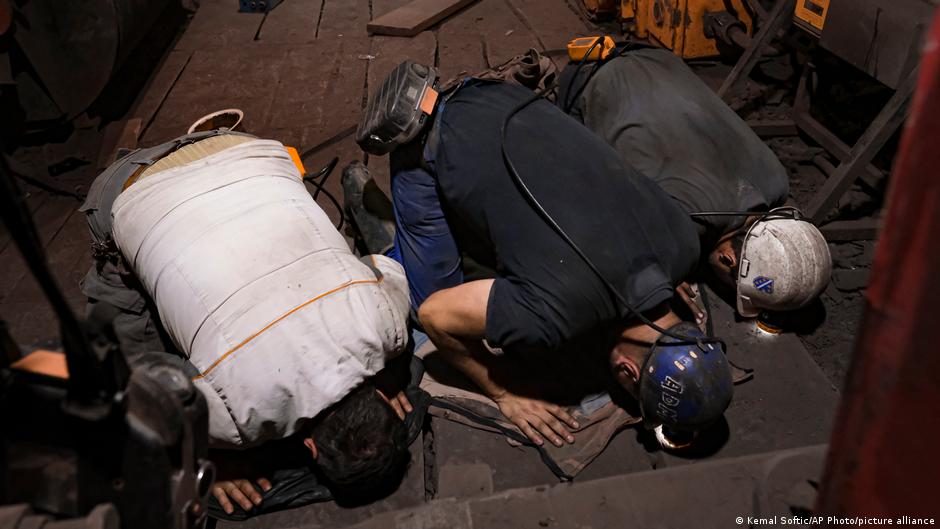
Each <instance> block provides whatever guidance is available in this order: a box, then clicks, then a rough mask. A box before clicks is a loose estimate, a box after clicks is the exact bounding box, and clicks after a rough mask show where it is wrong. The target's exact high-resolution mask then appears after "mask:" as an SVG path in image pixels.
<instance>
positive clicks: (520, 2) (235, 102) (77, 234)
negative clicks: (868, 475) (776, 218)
mask: <svg viewBox="0 0 940 529" xmlns="http://www.w3.org/2000/svg"><path fill="white" fill-rule="evenodd" d="M403 3H405V0H371V1H368V2H367V1H364V0H363V1H357V2H350V1H346V0H285V2H284V3H282V4H281V5H280V6H279V7H277V8H276V9H275V10H274V11H272V12H271V13H270V14H268V15H267V16H263V15H254V14H240V13H237V12H236V11H235V1H234V0H202V6H201V7H200V9H199V11H198V12H196V13H195V15H194V16H192V17H191V19H190V20H185V26H184V27H182V28H178V27H177V26H173V21H175V20H180V19H186V18H187V17H186V16H185V15H181V14H180V13H176V14H171V15H168V16H167V17H165V18H166V21H165V23H166V25H167V26H168V27H169V29H170V30H172V31H171V32H172V36H171V38H169V39H167V40H169V41H171V43H170V44H169V48H167V49H161V50H160V53H157V54H156V55H155V56H156V57H157V60H156V62H151V63H150V64H152V65H153V68H152V71H147V72H146V73H147V75H146V76H144V77H145V79H144V80H140V82H138V83H134V82H129V81H127V80H124V81H125V82H126V85H127V87H126V89H125V90H124V91H125V92H126V91H128V90H130V91H131V92H132V93H133V96H132V97H128V96H127V95H126V94H125V95H124V97H123V98H122V97H117V96H114V98H113V100H111V102H112V104H110V105H109V104H108V102H107V101H104V102H100V103H99V104H98V105H97V108H96V109H95V111H94V112H93V113H92V115H90V116H83V117H82V118H80V119H79V120H77V121H76V122H75V123H74V124H73V125H72V126H70V127H65V128H63V129H62V130H61V131H57V132H58V134H57V135H56V136H55V137H48V136H45V137H33V138H32V139H31V140H30V141H31V142H32V143H33V144H32V145H25V146H22V147H21V148H19V149H18V150H17V151H16V152H15V153H13V159H14V162H15V163H16V168H17V169H18V170H19V171H20V172H22V173H24V174H28V175H32V176H35V177H37V178H38V179H39V180H41V182H42V183H44V184H45V185H46V186H47V187H49V186H51V187H52V188H54V189H58V190H63V191H68V192H70V193H71V192H77V193H78V194H81V193H83V192H84V191H85V190H87V187H88V184H89V183H90V182H91V180H92V179H93V178H94V176H95V175H96V174H97V173H98V171H99V168H98V160H99V156H100V151H101V149H102V144H103V143H104V141H103V137H104V135H105V130H106V127H107V126H108V125H109V124H110V123H112V122H114V120H120V119H128V118H132V117H138V118H140V119H142V121H143V129H142V130H141V133H140V138H139V140H140V144H141V145H151V144H156V143H159V142H162V141H166V140H168V139H171V138H173V137H175V136H177V135H180V134H182V133H183V132H185V129H186V127H187V126H188V125H189V123H191V122H192V121H193V120H195V119H196V118H198V117H199V116H201V115H202V114H204V113H206V112H209V111H212V110H216V109H219V108H225V107H229V106H234V107H238V108H242V109H243V110H245V112H246V114H247V117H246V120H245V128H246V130H248V131H249V132H252V133H254V134H257V135H260V136H267V137H272V138H275V139H279V140H281V141H283V142H284V143H285V144H288V145H294V146H297V147H298V148H299V149H300V150H303V149H305V148H311V147H315V146H318V148H317V149H316V150H315V152H313V153H312V154H311V155H310V156H309V157H308V158H307V159H306V160H305V162H306V163H307V166H308V169H311V168H314V167H318V166H320V165H322V164H323V163H325V162H326V161H328V160H329V159H330V158H332V157H333V156H338V157H339V158H340V163H341V166H342V164H345V163H348V162H349V161H351V160H353V159H362V160H363V161H365V162H366V163H367V164H368V166H369V168H370V170H371V171H372V172H373V173H374V174H375V176H376V178H377V180H378V181H379V183H380V185H382V186H384V187H386V188H387V185H388V170H387V162H386V160H385V159H383V158H371V159H370V158H368V157H366V156H365V155H363V154H362V153H361V151H359V150H358V148H357V147H356V146H355V144H354V143H353V142H352V141H351V139H350V138H349V137H348V136H343V135H342V132H343V131H344V130H345V129H347V128H348V127H349V125H351V124H354V123H355V122H356V120H357V116H358V113H359V111H360V109H361V107H362V105H363V104H364V101H365V97H366V94H367V93H368V91H369V89H370V87H373V86H375V83H377V82H378V81H379V80H380V79H382V78H383V76H384V75H385V73H386V72H388V71H389V70H390V69H391V68H393V67H394V66H395V65H396V64H398V62H399V61H401V60H403V59H404V58H413V59H416V60H420V61H424V62H427V63H433V64H435V65H437V66H438V67H439V68H440V69H441V70H442V72H443V75H444V76H445V77H447V76H451V75H456V74H458V73H459V72H461V71H471V72H472V71H475V70H479V69H482V68H485V67H487V66H488V65H492V64H496V63H498V62H500V61H501V60H503V59H505V58H508V57H510V56H512V55H514V54H517V53H520V52H522V51H525V49H527V48H529V47H534V48H538V49H555V48H560V47H563V45H564V44H565V43H566V42H567V41H568V40H569V39H570V38H572V37H574V36H577V35H584V34H591V33H592V31H594V30H592V27H591V26H590V25H589V24H587V23H585V22H584V21H583V20H582V19H581V18H579V16H578V15H577V14H576V10H575V9H574V8H573V7H572V4H570V3H568V2H566V0H552V1H548V0H481V1H480V2H477V3H476V4H474V5H472V6H471V7H469V8H467V9H465V10H463V11H462V12H460V13H459V14H457V15H456V16H454V17H451V18H450V19H448V20H447V21H445V22H444V23H443V24H441V25H439V26H437V27H435V28H432V30H429V31H426V32H424V33H422V34H420V35H418V36H416V37H414V38H410V39H405V38H394V37H370V36H368V35H367V34H366V32H365V25H366V22H367V21H368V20H369V19H371V18H373V17H375V16H377V15H379V14H382V13H384V12H387V11H389V10H391V9H393V8H394V7H397V6H398V5H400V4H403ZM177 29H178V31H177ZM789 61H790V59H789V57H782V58H778V59H774V60H770V61H767V62H765V63H764V64H762V65H761V67H760V71H759V72H758V73H757V74H756V76H755V80H754V81H750V82H749V83H748V85H747V86H746V87H745V88H744V89H743V91H742V93H741V95H740V96H739V98H738V99H737V100H736V101H735V102H734V103H733V105H735V106H736V108H737V109H738V110H739V111H740V112H741V114H742V115H743V116H744V117H745V118H747V119H778V118H781V117H785V116H786V114H787V112H788V111H789V108H790V106H789V105H791V104H792V98H793V91H794V86H795V83H794V79H793V77H792V76H793V74H794V72H795V69H794V66H793V64H791V63H790V62H789ZM697 69H698V71H699V72H700V74H701V75H702V76H703V77H704V78H706V80H707V81H708V82H709V83H710V84H712V85H715V83H716V81H717V82H719V83H720V79H721V76H723V75H724V74H725V73H726V72H727V71H728V70H729V67H728V65H726V64H720V63H706V64H701V65H698V66H697ZM128 75H130V74H128ZM141 87H142V88H141ZM114 92H115V93H119V92H121V90H120V89H119V88H118V87H114ZM845 99H846V96H844V95H843V96H842V100H841V101H840V100H839V98H836V99H835V100H834V101H828V102H826V105H824V107H825V108H824V110H825V111H826V112H830V113H834V114H835V113H836V110H838V107H839V106H840V105H842V104H844V102H845ZM847 115H849V116H852V112H851V109H849V112H848V113H847ZM832 119H834V120H835V121H836V122H837V123H838V122H839V120H840V119H841V120H842V123H848V124H849V125H851V124H853V123H855V122H856V121H859V120H858V119H857V118H856V119H855V120H853V119H851V118H845V117H843V118H839V117H838V116H835V117H833V118H832ZM848 128H851V127H848ZM856 128H857V127H856ZM858 133H859V131H858V130H846V131H844V134H846V135H847V136H851V135H852V134H855V135H856V136H857V134H858ZM847 141H850V138H849V140H847ZM769 143H770V145H771V147H772V148H773V149H774V151H775V152H776V153H777V154H778V156H779V157H780V158H781V160H782V161H783V162H784V164H785V165H786V166H787V168H788V170H789V171H790V174H791V188H792V189H791V195H792V199H793V200H794V201H795V203H797V204H805V201H806V200H807V198H808V197H809V196H811V194H812V193H813V192H814V191H815V190H816V189H817V188H818V186H819V185H820V184H821V183H822V181H823V180H824V178H825V176H824V175H823V173H822V172H821V171H820V170H819V168H818V167H817V166H816V164H815V162H814V157H815V156H816V155H818V154H820V150H819V149H818V148H816V147H815V146H814V145H813V144H812V142H811V141H810V140H808V139H806V138H804V137H801V136H794V137H788V138H776V139H772V140H769ZM105 150H107V149H105ZM61 162H67V163H66V164H65V165H64V166H63V165H61ZM881 163H882V166H883V167H884V166H885V163H886V162H885V161H884V160H883V161H882V162H881ZM887 163H890V158H888V160H887ZM50 167H54V168H62V167H64V168H66V169H69V170H66V171H64V172H62V173H61V174H57V175H55V176H53V175H52V174H51V173H50V171H49V169H50ZM21 183H22V184H24V185H23V187H24V189H25V190H27V191H28V192H29V194H30V196H29V199H28V203H29V205H30V207H31V209H32V211H33V214H34V217H35V220H36V224H37V226H38V227H39V231H40V235H41V238H42V240H43V242H44V244H45V245H46V249H47V255H48V258H49V260H50V262H51V264H52V265H53V268H54V270H55V273H56V275H57V277H58V279H59V281H60V283H61V285H62V287H63V289H64V290H65V292H66V294H67V297H68V299H69V300H70V302H71V303H72V305H73V307H74V308H75V310H81V308H82V306H83V304H84V299H83V297H82V296H81V293H80V292H79V290H78V282H79V280H80V279H81V277H82V276H83V275H84V273H85V272H86V271H87V269H88V267H89V265H90V255H89V253H88V247H87V235H86V232H85V230H86V228H85V222H84V219H83V217H82V215H81V214H79V213H78V212H77V206H78V204H79V202H78V201H77V200H76V199H75V198H73V197H69V196H62V195H59V194H56V193H53V192H50V191H49V190H48V189H47V190H43V189H40V188H39V187H37V186H34V185H29V184H25V183H24V182H21ZM327 187H328V188H329V189H330V190H331V191H333V192H334V193H336V194H337V196H339V194H340V193H339V179H338V178H337V177H336V175H334V178H333V179H332V180H331V181H330V182H329V184H328V186H327ZM866 191H869V190H865V189H855V190H854V192H853V193H852V194H851V197H854V198H853V199H852V200H850V203H848V204H846V210H847V211H849V212H850V214H852V215H855V216H859V215H870V214H872V212H873V211H874V206H876V205H877V204H876V203H877V196H876V197H875V198H872V197H871V196H870V193H868V192H866ZM876 195H877V193H876ZM321 205H322V206H323V207H324V209H325V210H326V211H327V212H328V213H329V214H331V215H333V216H334V218H335V214H336V212H335V210H334V209H333V207H332V205H331V204H329V202H328V201H327V200H325V199H321ZM831 248H832V252H833V257H834V263H835V268H836V270H837V274H839V271H853V272H854V271H858V270H862V271H864V270H865V269H867V268H868V267H869V266H870V263H871V258H872V251H873V244H872V243H871V242H864V243H844V244H833V245H831ZM0 254H2V260H0V314H2V316H3V317H4V318H5V319H6V320H7V321H8V322H9V323H10V325H11V326H12V329H13V332H14V335H15V336H16V338H17V340H18V341H19V342H20V343H22V344H24V345H27V346H37V345H43V346H47V347H55V346H56V345H57V342H58V340H57V338H56V323H55V319H54V317H53V315H52V313H51V311H50V310H49V308H48V307H47V306H46V304H45V303H44V302H43V300H42V298H41V296H40V294H39V290H38V287H37V286H36V285H35V283H34V282H33V281H32V279H31V277H30V276H29V275H28V273H27V272H28V271H27V270H26V269H25V267H24V266H23V264H22V261H21V260H20V259H19V257H18V255H17V254H16V252H15V251H14V249H13V247H12V245H11V244H10V240H9V236H8V234H6V233H5V232H0ZM840 277H841V279H840V280H836V281H834V282H833V284H832V285H830V287H829V288H828V290H827V291H826V293H825V294H824V295H823V297H822V299H821V302H820V303H819V304H818V305H817V306H815V307H814V308H812V309H810V310H807V311H806V312H805V313H804V314H803V315H801V316H799V317H798V318H797V319H796V321H795V322H794V324H793V325H792V327H791V330H792V331H793V332H795V333H797V334H798V336H799V340H797V339H796V338H795V337H794V335H793V334H787V335H783V336H781V337H778V338H774V339H766V338H764V337H761V336H760V335H758V334H757V333H755V331H754V330H753V326H752V324H751V323H742V322H736V321H735V319H734V317H733V316H732V314H731V312H730V309H729V308H728V307H727V306H726V305H719V306H718V307H716V313H715V315H714V316H713V317H714V320H715V322H716V324H717V325H718V327H716V328H717V329H718V332H719V333H725V335H727V336H728V337H729V340H728V341H729V345H731V349H732V350H734V351H737V352H736V353H735V354H737V355H739V356H737V357H735V358H734V360H735V361H736V362H738V363H740V364H741V365H744V366H747V367H754V368H755V369H756V370H757V371H756V373H757V375H756V377H755V380H754V381H752V382H749V383H747V384H745V385H744V386H741V387H739V390H738V393H737V396H736V399H735V402H734V404H733V405H732V409H731V410H730V411H729V414H728V415H729V418H728V422H729V425H730V430H731V438H730V440H729V441H728V443H727V444H726V445H724V446H723V447H722V448H721V450H719V451H718V452H717V453H716V454H714V455H713V456H712V457H713V458H727V457H732V456H743V455H748V454H756V453H761V452H765V451H768V450H776V449H783V448H794V447H801V446H807V445H811V444H818V443H824V442H825V441H826V440H827V439H828V433H829V428H830V424H831V418H832V413H833V412H834V409H835V405H836V401H837V392H836V390H835V388H838V387H840V386H841V383H842V380H843V379H844V377H845V373H846V370H847V369H848V364H849V359H850V356H851V350H852V343H853V338H854V335H855V327H856V324H857V322H858V319H859V316H860V314H861V310H862V307H863V294H864V283H865V281H864V276H863V274H862V275H859V274H854V275H853V274H849V275H845V276H841V275H840ZM860 278H861V279H860ZM814 361H815V362H814ZM636 437H637V435H636V433H635V432H633V431H627V432H624V433H622V434H621V435H620V436H619V437H617V438H616V439H615V441H614V443H612V444H611V446H610V447H609V448H608V450H607V451H606V452H605V453H604V454H603V455H602V456H601V458H600V460H599V461H597V462H595V463H594V464H593V465H592V466H590V467H589V468H588V470H586V471H585V473H584V474H583V475H582V476H581V477H579V480H588V479H597V478H606V477H611V476H617V475H621V474H626V473H631V472H636V471H640V470H649V469H658V468H663V467H669V466H677V465H683V464H686V463H689V462H690V461H689V460H684V459H681V458H675V457H673V456H668V455H665V454H663V453H662V452H658V451H655V450H653V451H649V450H647V449H646V448H644V447H643V445H642V444H641V443H639V442H637V439H636ZM412 453H413V460H414V461H413V464H412V468H411V470H410V471H409V475H408V477H407V478H406V481H405V483H404V484H403V485H402V487H401V488H400V489H399V490H398V491H397V492H396V493H395V494H393V495H392V496H391V497H389V498H387V499H385V500H383V501H381V502H378V503H376V504H373V505H370V506H367V507H364V508H360V509H353V510H349V509H341V508H338V507H336V506H335V505H332V504H325V505H318V506H314V507H310V508H307V509H298V510H295V511H290V512H285V513H280V514H274V515H269V516H266V517H261V518H258V519H255V520H253V521H250V522H247V523H245V524H243V527H271V526H301V525H302V526H305V527H328V526H342V525H346V524H349V523H355V522H358V521H361V520H364V519H366V518H369V517H371V516H373V515H375V514H377V513H380V512H384V511H389V510H394V509H399V508H403V507H409V506H413V505H417V504H421V503H422V502H424V501H425V499H426V498H431V497H438V498H440V497H465V496H469V495H478V494H485V493H489V492H494V491H500V490H505V489H509V488H515V487H521V486H530V485H545V484H551V483H555V482H557V480H556V479H555V478H554V476H552V475H551V473H550V472H548V470H547V469H546V468H545V467H544V466H542V465H541V463H539V461H538V459H537V457H535V456H534V455H532V454H529V453H525V452H523V451H521V450H520V449H517V448H512V447H510V446H508V445H507V444H506V443H505V441H504V440H503V439H500V438H499V437H496V436H493V435H488V434H482V433H480V432H475V431H471V430H467V429H466V428H463V427H460V426H457V425H454V424H453V423H450V422H447V421H440V420H437V419H434V420H432V421H430V424H429V425H428V428H427V431H426V432H425V435H424V436H423V440H421V441H419V443H416V444H415V445H414V446H413V447H412Z"/></svg>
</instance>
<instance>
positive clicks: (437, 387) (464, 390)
mask: <svg viewBox="0 0 940 529" xmlns="http://www.w3.org/2000/svg"><path fill="white" fill-rule="evenodd" d="M414 340H415V344H416V350H415V356H417V357H419V358H421V359H422V360H423V361H424V364H425V370H426V371H425V375H424V378H423V379H422V380H421V389H423V390H425V391H426V392H427V393H428V394H430V395H431V397H432V400H431V406H430V409H429V410H428V412H429V413H430V414H431V416H433V417H440V418H442V419H447V420H451V421H454V422H457V423H460V424H463V425H465V426H469V427H471V428H476V429H479V430H483V431H487V432H493V433H497V434H500V435H505V436H506V437H507V438H509V440H510V441H511V442H513V443H517V444H521V445H525V446H530V447H532V448H535V449H536V450H537V451H538V453H539V455H540V457H541V459H542V461H543V462H544V463H545V464H546V465H547V466H548V468H549V469H551V471H552V472H553V473H554V474H555V475H556V476H558V478H559V479H563V480H569V479H573V478H574V477H575V476H576V475H577V474H578V473H579V472H581V471H582V470H584V468H585V467H587V466H588V464H590V463H591V461H593V460H594V459H595V458H596V457H597V456H598V455H600V454H601V452H603V451H604V448H606V447H607V445H608V443H610V440H611V439H612V438H613V437H614V435H616V434H617V432H619V431H620V430H622V429H624V428H626V427H628V426H631V425H634V424H637V423H639V422H641V421H642V418H641V417H640V415H639V412H635V413H631V412H629V411H627V410H626V409H624V408H623V407H621V406H620V405H618V404H617V403H615V402H613V400H612V399H611V397H610V395H609V394H608V393H603V392H601V393H591V394H587V395H584V396H583V397H582V398H581V400H580V402H579V403H578V404H577V405H573V406H566V407H565V408H566V411H568V413H570V414H571V416H572V417H574V418H575V420H577V421H578V424H579V426H580V427H579V428H577V429H574V430H572V433H573V434H574V436H575V438H576V439H577V441H576V442H575V443H574V444H565V445H563V446H560V447H559V446H554V445H552V444H550V443H546V444H545V445H543V446H537V445H535V444H534V443H532V442H531V441H529V440H528V438H527V437H526V436H525V435H523V433H522V431H521V430H519V428H518V427H517V426H516V425H514V424H513V423H511V422H510V421H509V420H508V419H506V417H505V416H503V414H502V413H500V411H499V408H498V406H497V405H496V403H495V402H493V401H492V400H491V399H490V398H489V397H486V396H485V395H482V394H481V393H479V391H478V390H477V389H476V387H475V386H473V385H472V384H471V383H470V382H469V381H468V380H467V379H466V378H464V377H463V376H462V375H460V373H458V372H456V371H455V370H454V369H453V368H451V367H450V366H449V365H448V364H446V363H444V362H443V361H441V359H440V358H439V355H437V350H436V348H435V347H434V344H432V343H431V342H430V341H428V340H426V339H424V338H419V337H417V336H416V337H415V338H414Z"/></svg>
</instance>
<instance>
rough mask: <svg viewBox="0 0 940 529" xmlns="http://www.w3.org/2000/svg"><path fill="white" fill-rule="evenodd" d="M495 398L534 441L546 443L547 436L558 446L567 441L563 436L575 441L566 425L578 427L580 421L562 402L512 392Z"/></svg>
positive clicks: (500, 406)
mask: <svg viewBox="0 0 940 529" xmlns="http://www.w3.org/2000/svg"><path fill="white" fill-rule="evenodd" d="M495 400H496V404H498V405H499V411H501V412H502V413H503V415H505V416H506V418H507V419H509V420H510V421H512V423H513V424H515V425H516V426H518V427H519V429H520V430H522V433H524V434H525V435H526V436H527V437H528V438H529V439H531V440H532V442H533V443H535V444H537V445H541V444H543V443H544V440H543V436H544V437H546V438H548V439H549V440H550V441H551V442H552V443H553V444H555V446H561V445H562V444H563V443H564V441H562V439H564V440H565V441H568V442H569V443H573V442H574V436H573V435H571V432H569V431H568V428H566V427H565V425H568V426H570V427H571V428H577V427H578V423H577V421H575V420H574V418H573V417H571V415H568V413H567V412H566V411H565V410H563V409H562V408H561V406H556V405H554V404H551V403H548V402H545V401H541V400H537V399H530V398H526V397H520V396H518V395H513V394H511V393H507V394H506V395H503V396H501V397H499V398H497V399H495Z"/></svg>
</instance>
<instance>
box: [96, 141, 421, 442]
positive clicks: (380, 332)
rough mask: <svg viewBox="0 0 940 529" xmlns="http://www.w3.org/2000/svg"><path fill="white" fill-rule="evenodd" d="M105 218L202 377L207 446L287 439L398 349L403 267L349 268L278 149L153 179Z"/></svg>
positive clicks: (340, 242)
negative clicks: (111, 221) (111, 220)
mask: <svg viewBox="0 0 940 529" xmlns="http://www.w3.org/2000/svg"><path fill="white" fill-rule="evenodd" d="M112 215H113V217H114V240H115V242H116V243H117V246H118V248H119V249H120V250H121V253H122V254H123V255H124V257H125V258H126V259H127V261H128V262H129V263H130V265H131V266H132V268H133V269H134V271H135V273H136V274H137V276H138V278H139V279H140V281H141V283H142V284H143V286H144V288H145V289H146V291H147V292H148V293H149V294H150V295H151V296H152V297H153V299H154V301H155V302H156V305H157V309H158V311H159V313H160V316H161V320H162V323H163V325H164V327H165V328H166V330H167V331H168V333H169V334H170V336H171V337H172V339H173V340H174V342H175V343H176V345H177V346H178V347H179V348H180V350H181V351H184V352H185V353H186V354H187V355H189V359H190V361H191V362H192V363H193V364H194V365H195V366H196V368H197V369H199V371H200V372H201V373H202V375H200V376H199V377H196V379H194V381H195V382H196V385H197V387H199V389H200V390H201V391H202V392H203V394H205V396H206V398H207V400H208V402H209V420H210V427H209V435H210V442H211V443H212V444H213V446H232V447H245V446H251V445H255V444H258V443H260V442H263V441H265V440H268V439H272V438H281V437H284V436H287V435H290V434H291V433H293V432H294V431H296V429H297V428H298V426H299V425H300V424H301V423H302V421H303V420H304V419H308V418H312V417H315V416H316V415H317V414H318V413H320V412H321V411H322V410H323V409H324V408H326V407H328V406H329V405H331V404H333V403H335V402H337V401H338V400H339V399H341V398H342V397H343V396H344V395H346V394H348V392H349V391H350V390H351V389H352V388H354V387H355V386H356V385H358V384H359V383H361V382H362V380H363V379H364V378H366V377H368V376H371V375H373V374H375V373H376V372H377V371H378V370H380V369H381V368H382V367H383V366H384V363H385V359H386V358H388V357H391V356H394V355H395V354H397V353H398V352H400V351H401V350H402V349H403V348H404V347H405V345H406V340H407V332H406V319H407V315H408V307H409V301H408V288H407V284H406V280H405V276H404V271H403V270H402V268H401V266H400V265H399V264H398V263H397V262H395V261H393V260H391V259H388V258H386V257H383V256H372V264H373V266H372V267H370V266H368V265H366V264H364V263H363V262H361V261H360V260H359V259H358V258H357V257H356V256H355V255H353V254H352V252H351V251H350V250H349V247H348V246H347V244H346V241H345V240H344V239H343V237H342V236H341V235H340V234H339V232H337V230H336V229H335V228H334V227H333V225H332V223H331V222H330V220H329V218H328V217H327V216H326V214H325V213H324V212H323V210H322V209H320V207H319V206H318V205H317V204H316V203H315V202H314V201H313V199H312V198H311V196H310V195H309V194H308V192H307V191H306V189H305V187H304V185H303V183H302V181H301V179H300V175H299V173H298V171H297V169H296V167H295V166H294V164H293V162H292V161H291V159H290V157H289V155H288V154H287V152H286V151H285V150H284V147H283V145H281V144H280V143H278V142H276V141H269V140H252V141H249V142H246V143H242V144H240V145H236V146H234V147H230V148H228V149H225V150H223V151H221V152H218V153H216V154H212V155H209V156H207V157H205V158H202V159H200V160H197V161H194V162H191V163H188V164H186V165H183V166H180V167H175V168H172V169H168V170H165V171H161V172H159V173H156V174H153V175H151V176H149V177H148V178H146V179H143V180H140V181H139V182H137V183H136V184H134V185H133V186H131V187H129V188H128V189H127V190H126V191H124V192H123V193H121V194H120V195H119V196H118V198H117V200H116V201H115V202H114V207H113V209H112ZM373 269H375V271H374V270H373Z"/></svg>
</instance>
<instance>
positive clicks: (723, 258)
mask: <svg viewBox="0 0 940 529" xmlns="http://www.w3.org/2000/svg"><path fill="white" fill-rule="evenodd" d="M708 264H709V266H710V267H711V269H712V272H714V274H715V276H717V277H718V279H719V280H721V282H722V283H724V284H726V285H728V286H732V287H733V286H734V284H735V277H734V276H735V270H737V265H738V255H737V253H736V252H735V251H734V246H733V243H732V239H730V238H728V239H725V240H723V241H721V242H719V243H718V245H717V246H715V249H714V250H712V251H711V253H710V254H708Z"/></svg>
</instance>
